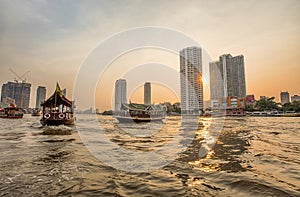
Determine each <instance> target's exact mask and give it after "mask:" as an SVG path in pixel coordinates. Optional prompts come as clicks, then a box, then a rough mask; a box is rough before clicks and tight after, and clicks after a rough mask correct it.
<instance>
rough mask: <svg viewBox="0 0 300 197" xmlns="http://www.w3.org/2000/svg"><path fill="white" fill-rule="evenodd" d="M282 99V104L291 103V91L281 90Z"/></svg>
mask: <svg viewBox="0 0 300 197" xmlns="http://www.w3.org/2000/svg"><path fill="white" fill-rule="evenodd" d="M280 101H281V105H284V104H286V103H289V102H290V93H289V92H287V91H286V92H280Z"/></svg>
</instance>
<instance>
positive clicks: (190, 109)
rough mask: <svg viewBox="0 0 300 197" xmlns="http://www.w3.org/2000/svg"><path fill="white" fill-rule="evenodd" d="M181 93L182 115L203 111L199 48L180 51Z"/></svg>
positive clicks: (200, 54)
mask: <svg viewBox="0 0 300 197" xmlns="http://www.w3.org/2000/svg"><path fill="white" fill-rule="evenodd" d="M180 91H181V110H182V113H186V114H190V113H195V112H196V113H197V112H200V111H202V110H203V81H202V53H201V48H199V47H187V48H184V49H183V50H181V51H180Z"/></svg>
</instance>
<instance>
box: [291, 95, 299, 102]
mask: <svg viewBox="0 0 300 197" xmlns="http://www.w3.org/2000/svg"><path fill="white" fill-rule="evenodd" d="M291 101H292V102H294V101H300V96H298V95H294V96H292V97H291Z"/></svg>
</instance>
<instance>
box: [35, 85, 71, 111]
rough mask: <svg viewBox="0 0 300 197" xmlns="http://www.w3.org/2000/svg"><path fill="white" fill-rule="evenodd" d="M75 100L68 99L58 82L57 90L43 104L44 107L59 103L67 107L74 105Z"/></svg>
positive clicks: (54, 105)
mask: <svg viewBox="0 0 300 197" xmlns="http://www.w3.org/2000/svg"><path fill="white" fill-rule="evenodd" d="M72 104H73V102H72V101H70V100H68V99H67V98H66V97H65V96H64V95H63V93H62V90H61V89H60V87H59V85H58V83H56V88H55V92H54V93H53V94H52V96H50V97H49V98H48V99H47V100H46V101H44V102H43V103H42V104H41V106H43V107H57V106H59V105H64V106H67V107H72Z"/></svg>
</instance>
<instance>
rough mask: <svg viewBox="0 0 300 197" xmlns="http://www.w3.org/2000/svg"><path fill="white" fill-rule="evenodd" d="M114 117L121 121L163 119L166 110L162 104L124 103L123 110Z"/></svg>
mask: <svg viewBox="0 0 300 197" xmlns="http://www.w3.org/2000/svg"><path fill="white" fill-rule="evenodd" d="M114 117H115V118H116V119H117V120H118V121H119V122H152V121H162V120H163V119H164V118H165V111H164V108H163V106H162V105H145V104H137V103H130V104H127V103H123V104H122V106H121V110H120V111H118V112H117V113H116V114H115V116H114Z"/></svg>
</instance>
